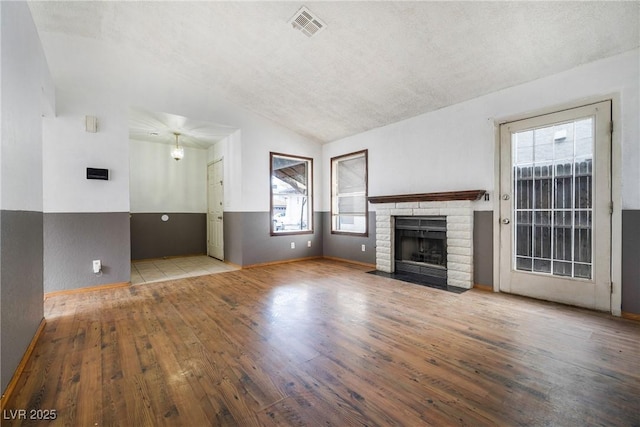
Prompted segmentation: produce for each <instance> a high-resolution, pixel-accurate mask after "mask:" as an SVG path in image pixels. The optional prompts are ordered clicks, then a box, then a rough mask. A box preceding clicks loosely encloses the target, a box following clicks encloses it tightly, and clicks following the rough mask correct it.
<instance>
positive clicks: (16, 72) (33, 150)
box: [0, 5, 54, 212]
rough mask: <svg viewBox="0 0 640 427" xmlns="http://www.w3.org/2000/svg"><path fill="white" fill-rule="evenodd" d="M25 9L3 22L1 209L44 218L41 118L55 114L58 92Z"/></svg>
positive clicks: (16, 10)
mask: <svg viewBox="0 0 640 427" xmlns="http://www.w3.org/2000/svg"><path fill="white" fill-rule="evenodd" d="M22 6H24V5H22ZM22 6H15V7H12V8H9V7H7V9H6V11H5V13H6V16H5V19H4V20H3V21H2V26H3V28H2V75H1V76H2V79H1V83H2V85H1V89H0V96H1V98H0V99H1V101H0V105H1V107H0V108H2V110H0V113H1V114H0V117H1V119H0V120H1V123H0V124H1V125H2V126H1V127H0V129H1V136H0V138H1V142H2V146H1V149H0V153H1V154H0V171H1V172H2V173H1V175H0V208H1V209H4V210H23V211H40V212H41V211H42V191H43V190H42V167H41V165H42V148H41V147H42V127H41V123H40V119H39V118H40V116H41V115H45V114H47V115H51V114H52V113H53V107H52V105H53V104H54V86H53V81H52V80H51V75H50V74H49V69H48V66H47V63H46V60H45V57H44V53H43V50H42V46H41V45H40V40H39V39H38V34H37V32H36V31H35V27H34V25H33V21H32V20H31V16H30V15H29V13H28V10H26V11H25V10H19V9H21V8H22ZM24 7H25V8H26V6H24Z"/></svg>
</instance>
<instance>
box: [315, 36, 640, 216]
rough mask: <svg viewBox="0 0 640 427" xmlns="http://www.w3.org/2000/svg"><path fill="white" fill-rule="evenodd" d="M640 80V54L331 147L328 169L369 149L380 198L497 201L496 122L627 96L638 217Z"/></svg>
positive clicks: (624, 111)
mask: <svg viewBox="0 0 640 427" xmlns="http://www.w3.org/2000/svg"><path fill="white" fill-rule="evenodd" d="M639 73H640V70H639V51H638V49H636V50H634V51H630V52H627V53H624V54H621V55H617V56H614V57H611V58H607V59H604V60H601V61H597V62H593V63H590V64H586V65H583V66H580V67H577V68H574V69H572V70H569V71H566V72H563V73H560V74H556V75H553V76H551V77H547V78H543V79H539V80H536V81H533V82H530V83H527V84H523V85H520V86H516V87H512V88H508V89H505V90H502V91H499V92H495V93H492V94H489V95H486V96H482V97H480V98H476V99H473V100H470V101H467V102H463V103H460V104H457V105H453V106H451V107H447V108H443V109H441V110H438V111H434V112H431V113H427V114H423V115H420V116H417V117H414V118H411V119H408V120H404V121H402V122H398V123H394V124H392V125H389V126H385V127H382V128H378V129H374V130H371V131H368V132H364V133H361V134H358V135H355V136H352V137H348V138H344V139H342V140H338V141H335V142H333V143H331V144H327V145H325V146H324V149H323V168H324V170H328V169H329V161H330V158H331V157H334V156H337V155H340V154H345V153H349V152H353V151H357V150H361V149H365V148H368V149H369V194H370V195H372V196H374V195H375V196H382V195H392V194H408V193H428V192H437V191H452V190H472V189H484V190H489V191H490V192H492V193H493V190H494V188H495V183H494V173H495V170H494V153H495V149H496V137H495V135H496V134H495V132H496V122H500V121H504V120H505V119H507V118H514V117H517V116H520V117H523V116H524V115H526V114H528V113H531V112H537V111H539V110H541V109H549V108H553V107H554V106H565V105H566V104H567V103H574V102H576V103H579V102H580V100H585V102H587V101H593V100H594V99H599V98H602V99H606V98H607V97H609V96H611V95H619V100H620V104H619V105H615V108H617V109H616V110H615V111H614V121H616V122H617V123H616V132H618V134H617V135H615V136H614V144H615V143H616V138H618V140H617V143H618V144H619V146H620V147H621V149H622V171H621V172H622V191H623V209H638V208H640V142H639V138H640V124H639V118H638V117H639V116H640V107H639V99H638V96H639V92H640V88H639V78H638V76H639ZM481 77H482V76H479V78H481ZM325 181H326V180H325ZM324 185H325V187H324V197H323V199H322V201H323V210H329V207H330V204H329V200H330V192H329V183H328V182H325V183H324ZM492 196H493V194H492ZM492 207H493V203H492V202H477V203H476V204H475V209H476V210H490V209H492Z"/></svg>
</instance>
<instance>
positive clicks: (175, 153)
mask: <svg viewBox="0 0 640 427" xmlns="http://www.w3.org/2000/svg"><path fill="white" fill-rule="evenodd" d="M173 134H174V135H175V136H176V146H175V147H174V148H173V150H171V157H173V158H174V159H176V161H178V160H180V159H181V158H183V157H184V148H182V147H180V144H178V137H179V136H180V134H179V133H178V132H174V133H173Z"/></svg>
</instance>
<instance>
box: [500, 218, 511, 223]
mask: <svg viewBox="0 0 640 427" xmlns="http://www.w3.org/2000/svg"><path fill="white" fill-rule="evenodd" d="M510 222H511V221H509V218H502V223H503V224H509V223H510Z"/></svg>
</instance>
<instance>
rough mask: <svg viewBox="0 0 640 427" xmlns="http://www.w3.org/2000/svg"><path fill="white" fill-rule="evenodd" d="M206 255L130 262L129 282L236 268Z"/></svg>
mask: <svg viewBox="0 0 640 427" xmlns="http://www.w3.org/2000/svg"><path fill="white" fill-rule="evenodd" d="M237 269H238V268H237V267H234V266H232V265H229V264H225V263H224V262H222V261H219V260H217V259H215V258H211V257H208V256H206V255H199V256H189V257H181V258H167V259H154V260H143V261H132V262H131V284H132V285H139V284H142V283H152V282H162V281H164V280H173V279H182V278H185V277H193V276H204V275H207V274H214V273H222V272H225V271H233V270H237Z"/></svg>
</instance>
